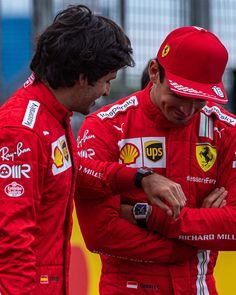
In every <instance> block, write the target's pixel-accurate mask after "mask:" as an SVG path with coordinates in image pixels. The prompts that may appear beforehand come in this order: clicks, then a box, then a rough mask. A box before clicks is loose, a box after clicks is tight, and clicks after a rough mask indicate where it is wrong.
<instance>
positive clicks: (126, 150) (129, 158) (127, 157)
mask: <svg viewBox="0 0 236 295" xmlns="http://www.w3.org/2000/svg"><path fill="white" fill-rule="evenodd" d="M138 156H139V150H138V148H137V147H136V146H135V145H134V144H132V143H127V144H125V145H124V146H123V148H122V149H121V151H120V159H121V161H122V163H124V164H133V163H135V161H136V159H137V158H138Z"/></svg>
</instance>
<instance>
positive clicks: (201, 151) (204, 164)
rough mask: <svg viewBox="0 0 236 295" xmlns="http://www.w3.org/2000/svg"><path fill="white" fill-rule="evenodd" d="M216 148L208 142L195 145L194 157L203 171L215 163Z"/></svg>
mask: <svg viewBox="0 0 236 295" xmlns="http://www.w3.org/2000/svg"><path fill="white" fill-rule="evenodd" d="M216 156H217V154H216V148H215V147H213V146H211V145H210V144H208V143H206V144H198V145H197V146H196V157H197V161H198V164H199V166H200V167H201V168H202V170H203V171H204V172H207V171H208V170H210V169H211V167H212V166H213V165H214V164H215V161H216Z"/></svg>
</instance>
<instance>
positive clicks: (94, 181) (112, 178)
mask: <svg viewBox="0 0 236 295" xmlns="http://www.w3.org/2000/svg"><path fill="white" fill-rule="evenodd" d="M136 172H137V169H136V168H129V167H126V165H123V164H119V163H115V162H102V161H98V160H91V159H87V158H81V157H80V156H79V172H78V177H77V182H76V189H77V191H81V192H82V191H83V192H84V194H81V195H80V198H83V196H85V195H86V198H87V197H88V196H89V197H91V198H98V197H104V196H106V195H108V194H112V193H121V192H124V191H128V190H131V189H135V188H136V187H135V183H134V179H135V174H136ZM88 183H89V186H88ZM87 190H88V191H89V193H87ZM92 190H93V191H94V193H93V194H92Z"/></svg>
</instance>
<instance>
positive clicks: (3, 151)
mask: <svg viewBox="0 0 236 295" xmlns="http://www.w3.org/2000/svg"><path fill="white" fill-rule="evenodd" d="M28 152H31V149H30V148H27V147H25V146H24V144H23V142H21V141H20V142H18V143H17V144H16V148H15V150H14V151H10V149H9V147H7V146H3V147H1V148H0V158H1V159H2V161H10V160H11V161H14V160H15V158H19V157H20V156H21V155H22V154H24V153H28Z"/></svg>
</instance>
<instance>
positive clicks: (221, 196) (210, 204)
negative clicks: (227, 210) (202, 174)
mask: <svg viewBox="0 0 236 295" xmlns="http://www.w3.org/2000/svg"><path fill="white" fill-rule="evenodd" d="M227 194H228V192H227V191H226V190H225V188H224V187H221V188H216V189H214V190H213V191H212V192H211V193H210V194H209V195H208V196H207V197H206V198H205V199H204V200H203V202H202V208H222V207H224V206H225V205H226V200H225V198H226V196H227Z"/></svg>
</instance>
